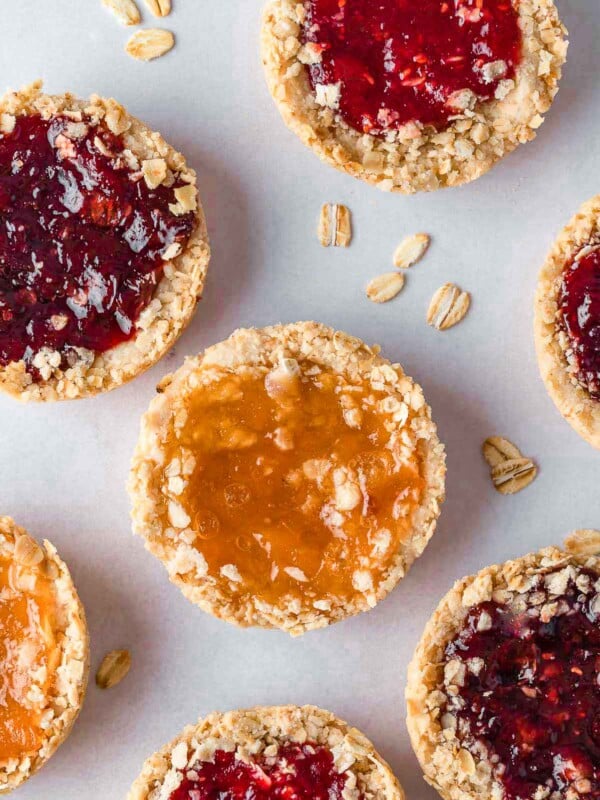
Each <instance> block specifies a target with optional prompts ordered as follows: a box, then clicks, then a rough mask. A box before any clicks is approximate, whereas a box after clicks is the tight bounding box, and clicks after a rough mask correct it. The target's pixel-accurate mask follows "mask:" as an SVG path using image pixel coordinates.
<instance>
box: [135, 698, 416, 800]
mask: <svg viewBox="0 0 600 800" xmlns="http://www.w3.org/2000/svg"><path fill="white" fill-rule="evenodd" d="M287 741H291V742H298V743H302V742H304V741H312V742H315V743H316V744H322V745H326V746H329V747H332V748H336V750H335V751H334V757H335V755H336V754H337V756H338V758H339V759H340V761H342V760H344V759H345V763H348V762H349V763H350V766H349V767H348V771H349V772H351V773H352V774H354V775H355V776H356V778H357V787H358V788H360V789H365V790H367V791H368V792H370V793H369V794H368V797H369V798H370V799H371V800H405V795H404V791H403V789H402V787H401V785H400V783H399V782H398V779H397V778H396V777H395V776H394V774H393V772H392V770H391V768H390V767H389V765H388V764H387V763H386V762H385V761H384V760H383V759H382V757H381V756H380V755H379V753H378V752H377V751H376V750H375V748H374V746H373V744H372V743H371V742H370V740H369V739H367V738H366V736H364V734H362V733H361V732H360V731H358V730H357V729H356V728H353V727H351V726H350V725H348V723H346V722H344V721H343V720H341V719H339V718H338V717H336V716H335V715H334V714H332V713H331V712H329V711H325V710H323V709H321V708H318V707H317V706H310V705H307V706H294V705H285V706H257V707H255V708H251V709H244V710H238V711H230V712H227V713H219V712H215V713H213V714H209V715H208V716H207V717H205V718H204V719H200V720H199V722H198V723H197V724H196V725H190V726H188V727H186V728H185V729H184V730H183V731H182V732H181V734H180V735H179V736H177V737H176V738H175V739H173V740H172V741H171V742H170V743H169V744H167V745H165V746H164V747H163V748H161V749H160V750H159V751H158V752H157V753H155V754H154V755H152V756H151V757H150V758H148V759H147V760H146V762H145V763H144V766H143V768H142V772H141V774H140V775H139V777H138V778H137V779H136V781H135V782H134V784H133V786H132V787H131V790H130V792H129V794H128V795H127V800H168V797H169V794H170V793H171V791H173V790H174V789H176V788H177V786H178V785H179V782H180V781H181V778H180V775H182V772H183V770H185V769H186V767H191V766H193V764H194V763H195V762H196V761H197V760H198V759H200V760H208V759H210V758H211V756H212V753H214V751H215V749H218V743H219V742H222V743H224V744H225V745H226V746H227V747H228V748H230V749H231V748H235V749H236V750H237V751H239V752H240V753H241V754H246V755H248V754H255V753H257V752H261V751H262V750H263V749H264V748H265V747H266V746H268V745H270V744H273V743H281V742H287ZM257 747H258V749H257ZM174 762H175V763H174ZM165 787H166V788H165ZM163 788H165V791H164V793H162V792H161V789H163ZM167 792H169V794H167Z"/></svg>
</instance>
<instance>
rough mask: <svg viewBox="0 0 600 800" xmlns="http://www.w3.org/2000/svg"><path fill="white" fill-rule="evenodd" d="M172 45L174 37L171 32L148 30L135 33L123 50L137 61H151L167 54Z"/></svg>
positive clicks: (156, 29) (155, 29)
mask: <svg viewBox="0 0 600 800" xmlns="http://www.w3.org/2000/svg"><path fill="white" fill-rule="evenodd" d="M174 44H175V37H174V36H173V34H172V33H171V31H165V30H160V29H159V28H149V29H148V30H144V31H136V33H134V34H133V36H132V37H131V38H130V39H129V41H128V42H127V44H126V46H125V50H126V52H127V53H129V55H130V56H131V57H132V58H135V59H137V60H138V61H152V60H153V59H155V58H160V57H161V56H164V55H165V53H168V52H169V50H171V49H172V48H173V46H174Z"/></svg>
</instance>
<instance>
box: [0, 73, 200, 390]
mask: <svg viewBox="0 0 600 800" xmlns="http://www.w3.org/2000/svg"><path fill="white" fill-rule="evenodd" d="M81 111H86V113H88V114H89V115H90V116H91V118H92V120H96V121H103V122H104V123H105V124H106V125H107V126H108V128H109V130H111V132H113V133H117V134H119V135H121V136H122V137H123V139H124V144H125V147H126V148H128V149H129V150H131V152H132V153H133V154H134V155H135V156H136V157H137V158H138V159H139V160H140V161H142V160H146V159H153V158H163V159H164V160H165V161H166V162H167V165H168V166H169V167H170V168H172V169H173V170H174V171H178V172H182V173H185V174H186V175H187V176H189V181H190V183H192V184H193V185H195V184H196V174H195V173H194V171H193V170H191V169H190V168H189V167H188V166H187V164H186V162H185V158H184V157H183V156H182V155H181V154H180V153H178V152H177V151H176V150H175V149H174V148H173V147H171V146H170V145H169V144H168V143H167V142H166V141H165V140H164V139H163V137H162V136H161V135H160V134H159V133H155V132H153V131H152V130H151V129H150V128H148V127H147V126H146V125H145V124H144V123H143V122H141V121H140V120H138V119H136V118H135V117H133V116H131V115H130V114H129V113H128V112H127V111H126V110H125V109H124V108H123V106H121V105H120V104H119V103H117V102H116V101H115V100H113V99H105V98H101V97H98V96H97V95H92V96H91V97H90V99H89V100H82V99H78V98H76V97H74V96H73V95H71V94H68V93H67V94H63V95H56V96H52V95H46V94H43V93H42V83H41V81H36V82H35V83H33V84H30V85H29V86H25V87H24V88H22V89H20V90H19V91H17V92H9V93H7V94H6V95H4V97H2V98H0V119H1V118H2V115H12V116H20V115H27V114H32V113H39V114H41V115H42V116H43V117H45V118H48V117H52V116H54V115H55V114H60V113H65V112H67V113H69V112H75V113H76V112H81ZM195 215H196V218H197V224H196V227H195V229H194V231H193V233H192V235H191V237H190V239H189V241H188V242H187V244H186V246H185V248H184V249H183V251H182V252H181V253H179V255H177V256H176V257H175V258H174V259H172V260H171V261H169V262H166V263H165V267H164V275H163V278H162V280H161V281H160V283H159V285H158V286H157V288H156V290H155V292H154V296H153V298H152V300H151V301H150V303H149V304H148V305H147V306H146V308H145V309H144V311H143V312H142V314H141V315H140V317H139V319H138V321H137V324H136V327H137V333H136V336H135V337H134V338H133V339H131V340H129V341H127V342H124V343H122V344H120V345H118V346H116V347H113V348H111V349H109V350H106V351H105V352H103V353H97V354H96V353H94V352H92V351H87V352H86V354H85V356H82V357H81V358H80V360H79V361H77V362H76V364H75V365H74V366H73V367H70V368H69V369H66V370H64V371H63V370H62V369H60V368H59V367H52V368H49V375H48V377H47V378H45V379H41V380H40V381H38V382H34V381H32V378H31V375H30V374H29V373H28V371H27V369H26V365H25V363H24V362H23V361H13V362H11V363H10V364H8V365H7V366H6V367H0V391H4V392H6V393H7V394H9V395H11V396H13V397H15V398H17V399H19V400H23V401H54V400H73V399H79V398H82V397H90V396H92V395H96V394H99V393H101V392H107V391H111V390H112V389H115V388H117V387H118V386H121V385H122V384H124V383H127V382H128V381H130V380H133V378H135V377H136V376H137V375H139V374H141V373H142V372H144V371H145V370H147V369H149V368H150V367H151V366H153V364H155V363H156V362H157V361H158V360H159V359H160V358H162V356H163V355H164V354H165V353H166V352H167V350H168V349H169V348H170V347H172V346H173V344H174V343H175V342H176V340H177V339H178V338H179V336H180V335H181V334H182V333H183V331H184V330H185V328H186V326H187V325H188V323H189V322H190V321H191V318H192V316H193V314H194V311H195V309H196V305H197V302H198V300H199V299H200V296H201V294H202V289H203V287H204V280H205V276H206V271H207V268H208V262H209V259H210V248H209V245H208V234H207V229H206V221H205V218H204V212H203V210H202V206H201V203H200V200H199V198H197V208H196V210H195Z"/></svg>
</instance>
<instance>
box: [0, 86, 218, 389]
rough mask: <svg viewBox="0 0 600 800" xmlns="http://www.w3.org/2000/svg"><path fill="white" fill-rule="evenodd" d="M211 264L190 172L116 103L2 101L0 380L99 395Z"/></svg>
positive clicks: (159, 351)
mask: <svg viewBox="0 0 600 800" xmlns="http://www.w3.org/2000/svg"><path fill="white" fill-rule="evenodd" d="M208 260H209V248H208V243H207V234H206V226H205V222H204V216H203V214H202V209H201V207H200V204H199V201H198V192H197V189H196V176H195V174H194V172H193V171H192V170H190V169H189V168H188V167H187V165H186V163H185V159H184V158H183V156H181V155H180V154H179V153H177V152H175V150H173V148H172V147H170V146H169V145H168V144H167V143H166V142H165V141H164V139H163V138H162V137H161V136H160V135H159V134H158V133H153V132H152V131H151V130H150V129H149V128H147V127H146V126H145V125H144V124H143V123H141V122H140V121H139V120H137V119H135V118H133V117H131V116H130V115H129V114H128V113H127V112H126V111H125V109H124V108H123V107H122V106H120V105H119V104H118V103H116V102H115V101H114V100H105V99H102V98H100V97H96V96H93V97H91V98H90V100H78V99H76V98H75V97H73V96H71V95H69V94H66V95H61V96H55V97H54V96H53V97H51V96H48V95H45V94H42V93H41V84H40V83H35V84H33V85H31V86H29V87H26V88H25V89H23V90H21V91H19V92H14V93H10V94H7V95H5V96H4V97H3V98H2V99H0V389H2V390H4V391H6V392H8V393H9V394H12V395H14V396H16V397H18V398H19V399H22V400H62V399H71V398H77V397H83V396H86V395H92V394H96V393H98V392H103V391H108V390H109V389H113V388H115V387H116V386H119V385H120V384H122V383H124V382H125V381H128V380H131V379H132V378H134V377H135V376H136V375H137V374H139V373H140V372H142V371H143V370H145V369H147V368H148V367H150V366H151V365H152V364H154V363H155V362H156V361H157V360H158V359H159V358H160V357H161V356H162V355H163V353H164V352H165V351H166V350H167V349H168V348H169V347H170V346H171V345H172V344H173V343H174V342H175V340H176V339H177V337H178V336H179V335H180V333H181V332H182V331H183V329H184V328H185V326H186V325H187V323H188V322H189V320H190V318H191V316H192V314H193V312H194V309H195V307H196V302H197V300H198V298H199V296H200V294H201V292H202V287H203V283H204V276H205V273H206V268H207V265H208Z"/></svg>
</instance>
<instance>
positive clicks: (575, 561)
mask: <svg viewBox="0 0 600 800" xmlns="http://www.w3.org/2000/svg"><path fill="white" fill-rule="evenodd" d="M569 565H572V566H575V567H584V568H587V569H590V570H593V571H594V572H597V573H598V574H600V558H598V557H596V556H595V555H586V554H585V552H584V551H583V550H582V552H581V553H580V554H576V553H574V552H565V551H563V550H560V549H558V548H557V547H547V548H544V549H543V550H540V551H539V552H536V553H529V554H527V555H525V556H522V557H520V558H516V559H513V560H510V561H506V562H504V563H502V564H494V565H491V566H489V567H485V568H484V569H482V570H480V571H479V572H477V573H476V574H474V575H469V576H467V577H465V578H462V579H461V580H459V581H457V582H456V583H455V584H454V586H453V587H452V589H450V591H449V592H447V594H446V595H445V596H444V597H443V598H442V599H441V600H440V602H439V604H438V606H437V608H436V610H435V611H434V613H433V615H432V616H431V617H430V619H429V621H428V623H427V625H426V626H425V629H424V631H423V634H422V636H421V639H420V641H419V644H418V645H417V648H416V650H415V653H414V655H413V658H412V660H411V662H410V664H409V667H408V677H407V686H406V693H405V694H406V704H407V719H406V723H407V728H408V733H409V736H410V740H411V744H412V747H413V750H414V751H415V755H416V756H417V759H418V761H419V764H420V765H421V769H422V770H423V774H424V777H425V780H426V781H427V783H429V784H430V785H431V786H433V787H434V788H435V789H436V790H437V791H438V792H439V794H440V795H441V796H442V797H443V798H444V800H484V799H485V800H488V799H489V798H490V797H493V798H501V797H503V796H504V789H503V787H502V785H501V784H500V783H499V782H498V781H497V780H495V779H494V776H493V774H492V767H491V764H490V762H489V761H488V760H487V759H486V758H483V757H480V756H478V755H476V754H475V753H474V752H473V751H467V750H465V749H463V748H462V747H461V743H460V740H459V739H458V738H457V737H454V740H452V739H448V738H446V737H445V736H444V735H443V732H442V727H441V722H440V714H439V703H440V698H439V695H440V694H443V693H442V692H441V691H440V686H442V685H443V677H442V675H441V672H442V671H443V664H444V660H445V655H444V651H445V647H446V645H447V644H448V642H450V641H451V640H452V639H454V637H455V636H456V635H457V634H458V632H459V631H460V630H461V628H462V626H463V624H464V621H465V619H466V617H467V614H468V612H469V609H470V608H471V607H473V606H476V605H478V604H479V603H481V602H483V601H485V600H487V599H490V598H491V595H492V592H495V591H498V590H508V591H514V592H515V593H518V592H519V589H510V586H511V585H515V581H517V582H518V581H519V580H520V579H521V578H524V579H526V578H527V577H528V576H531V575H534V574H536V573H538V572H541V573H542V574H544V572H547V571H549V570H554V569H558V568H559V567H567V566H569Z"/></svg>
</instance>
